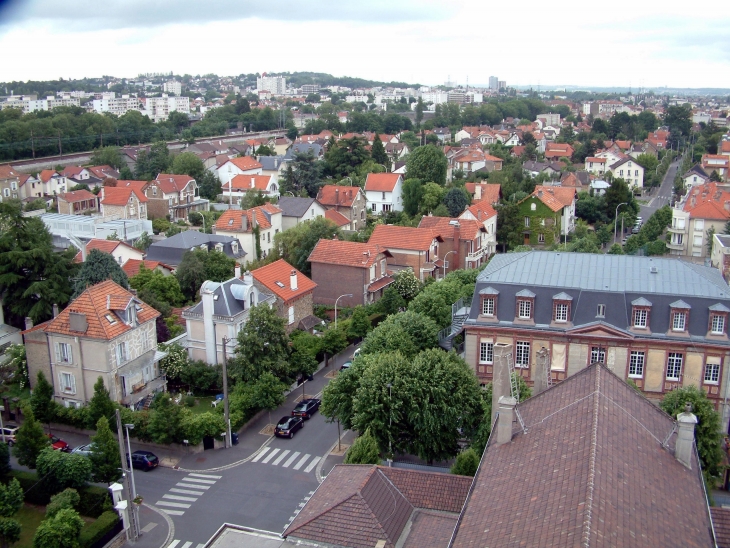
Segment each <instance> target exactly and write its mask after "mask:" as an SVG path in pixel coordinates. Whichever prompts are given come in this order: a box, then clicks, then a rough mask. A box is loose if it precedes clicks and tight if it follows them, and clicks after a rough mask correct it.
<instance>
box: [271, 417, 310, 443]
mask: <svg viewBox="0 0 730 548" xmlns="http://www.w3.org/2000/svg"><path fill="white" fill-rule="evenodd" d="M301 428H304V419H303V418H302V417H281V419H280V420H279V422H278V423H277V424H276V429H275V430H274V435H275V436H276V437H278V438H290V439H291V438H293V437H294V433H295V432H296V431H297V430H299V429H301Z"/></svg>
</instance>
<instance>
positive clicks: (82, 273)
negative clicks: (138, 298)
mask: <svg viewBox="0 0 730 548" xmlns="http://www.w3.org/2000/svg"><path fill="white" fill-rule="evenodd" d="M109 279H111V280H112V281H114V282H115V283H117V284H119V285H121V286H122V287H123V288H124V289H127V288H129V280H128V279H127V275H126V274H125V272H124V270H122V267H121V266H119V263H118V262H117V261H116V259H114V257H113V256H112V255H111V254H109V253H104V252H103V251H99V250H98V249H92V250H91V251H90V252H89V254H88V255H87V256H86V260H85V261H84V264H83V265H82V266H81V270H79V273H78V275H77V277H76V280H75V281H74V298H76V297H78V296H79V295H81V293H83V292H84V290H86V288H87V287H90V286H92V285H96V284H98V283H101V282H103V281H105V280H109Z"/></svg>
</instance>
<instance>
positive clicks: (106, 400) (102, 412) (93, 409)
mask: <svg viewBox="0 0 730 548" xmlns="http://www.w3.org/2000/svg"><path fill="white" fill-rule="evenodd" d="M88 409H89V426H92V427H93V426H94V425H95V424H96V423H97V422H98V421H99V419H100V418H101V417H106V418H107V419H108V420H111V417H112V416H113V415H114V412H115V409H116V408H115V406H114V403H113V402H112V400H111V398H110V397H109V390H107V388H106V386H104V379H103V378H102V377H101V376H99V377H98V378H97V379H96V382H95V383H94V395H93V396H92V397H91V400H90V401H89V407H88Z"/></svg>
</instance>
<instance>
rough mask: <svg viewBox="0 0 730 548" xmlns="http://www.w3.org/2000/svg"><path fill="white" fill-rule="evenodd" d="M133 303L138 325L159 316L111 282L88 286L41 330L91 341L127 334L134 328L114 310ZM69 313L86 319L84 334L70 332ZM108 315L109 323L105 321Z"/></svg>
mask: <svg viewBox="0 0 730 548" xmlns="http://www.w3.org/2000/svg"><path fill="white" fill-rule="evenodd" d="M132 300H134V301H135V304H136V306H137V321H138V323H139V324H143V323H146V322H148V321H150V320H154V319H155V318H156V317H157V316H159V315H160V313H159V312H158V311H157V310H155V309H154V308H152V307H151V306H150V305H148V304H147V303H145V302H142V301H140V300H139V299H137V298H136V297H135V296H134V295H132V294H131V293H130V292H129V291H127V290H126V289H124V288H123V287H121V286H120V285H118V284H116V283H115V282H113V281H112V280H106V281H104V282H101V283H98V284H96V285H92V286H91V287H89V288H87V289H86V290H85V291H84V292H83V293H81V295H79V296H78V297H76V299H74V300H73V301H71V303H69V305H68V306H67V307H66V308H65V309H63V310H62V311H61V312H60V313H59V314H58V316H56V317H55V318H53V319H52V320H49V321H48V322H46V324H44V328H43V331H45V332H46V333H56V334H60V335H70V336H85V337H89V338H92V339H104V340H107V341H108V340H111V339H114V338H115V337H118V336H119V335H122V334H123V333H126V332H127V331H131V330H133V329H136V327H132V326H130V325H127V324H126V323H125V322H124V321H122V319H121V318H120V317H119V316H117V314H116V312H115V311H117V310H120V309H122V308H124V307H126V306H127V305H128V304H129V302H130V301H132ZM71 312H78V313H80V314H84V315H85V316H86V322H87V324H88V327H87V329H86V331H85V332H84V333H79V332H77V331H71V327H70V320H69V318H70V315H71ZM107 315H111V318H112V320H113V323H112V322H110V321H109V320H108V319H107Z"/></svg>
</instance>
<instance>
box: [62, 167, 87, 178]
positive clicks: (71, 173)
mask: <svg viewBox="0 0 730 548" xmlns="http://www.w3.org/2000/svg"><path fill="white" fill-rule="evenodd" d="M83 170H84V168H83V167H80V166H66V167H65V168H63V171H62V172H61V177H71V178H73V177H76V175H78V174H79V173H81V172H82V171H83Z"/></svg>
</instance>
